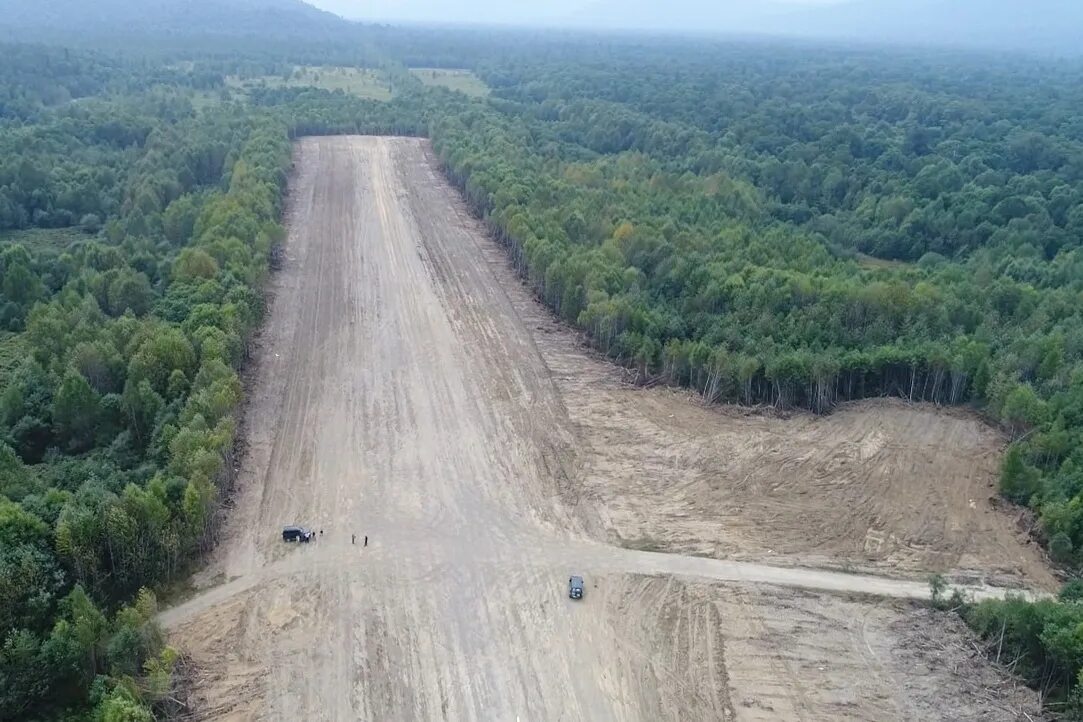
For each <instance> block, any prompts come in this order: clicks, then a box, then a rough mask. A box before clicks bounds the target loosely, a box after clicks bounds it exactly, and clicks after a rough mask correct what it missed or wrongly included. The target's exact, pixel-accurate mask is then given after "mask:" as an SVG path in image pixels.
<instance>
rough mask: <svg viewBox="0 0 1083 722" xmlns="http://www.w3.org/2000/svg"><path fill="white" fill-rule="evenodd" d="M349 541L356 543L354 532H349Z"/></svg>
mask: <svg viewBox="0 0 1083 722" xmlns="http://www.w3.org/2000/svg"><path fill="white" fill-rule="evenodd" d="M350 543H351V544H356V543H357V535H356V534H350Z"/></svg>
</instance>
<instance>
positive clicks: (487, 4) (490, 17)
mask: <svg viewBox="0 0 1083 722" xmlns="http://www.w3.org/2000/svg"><path fill="white" fill-rule="evenodd" d="M843 1H845V0H774V2H778V3H782V4H788V5H831V4H836V3H839V2H843ZM308 2H310V3H311V4H313V5H315V6H317V7H320V8H323V9H324V10H330V11H331V12H334V13H338V14H339V15H342V16H344V17H348V18H356V19H363V20H410V21H443V22H448V21H450V22H469V23H536V22H553V21H556V22H559V21H560V20H563V19H567V18H572V17H575V16H576V14H577V13H579V12H583V11H586V10H588V9H589V8H591V7H594V6H597V5H598V4H599V2H598V0H308ZM660 2H664V0H660ZM737 2H739V3H741V4H745V5H748V6H749V7H750V8H755V7H756V6H759V5H762V4H763V0H737Z"/></svg>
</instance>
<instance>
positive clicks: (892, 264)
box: [854, 253, 911, 270]
mask: <svg viewBox="0 0 1083 722" xmlns="http://www.w3.org/2000/svg"><path fill="white" fill-rule="evenodd" d="M854 258H855V260H856V261H857V265H859V266H861V267H862V268H868V269H871V270H879V269H883V268H906V267H907V266H909V265H911V264H909V263H907V262H906V261H897V260H893V259H890V258H877V257H876V256H870V255H867V254H865V253H858V254H857V255H856V256H855V257H854Z"/></svg>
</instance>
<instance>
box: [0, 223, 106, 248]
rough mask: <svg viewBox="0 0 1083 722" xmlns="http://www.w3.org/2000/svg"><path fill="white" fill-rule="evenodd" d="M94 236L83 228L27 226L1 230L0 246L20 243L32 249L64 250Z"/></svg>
mask: <svg viewBox="0 0 1083 722" xmlns="http://www.w3.org/2000/svg"><path fill="white" fill-rule="evenodd" d="M90 238H93V236H92V235H90V234H88V233H84V232H83V230H82V229H81V228H77V227H69V228H27V229H26V230H22V231H0V248H3V247H4V246H6V245H8V244H12V243H18V244H21V245H22V246H25V247H26V248H27V249H30V250H38V251H56V252H63V251H66V250H67V249H68V247H69V246H71V245H72V244H73V243H78V242H79V241H85V240H88V239H90Z"/></svg>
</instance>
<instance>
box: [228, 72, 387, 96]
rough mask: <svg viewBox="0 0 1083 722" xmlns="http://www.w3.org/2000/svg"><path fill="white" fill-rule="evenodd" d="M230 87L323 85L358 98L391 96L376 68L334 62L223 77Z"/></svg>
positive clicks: (239, 88) (385, 79)
mask: <svg viewBox="0 0 1083 722" xmlns="http://www.w3.org/2000/svg"><path fill="white" fill-rule="evenodd" d="M226 85H227V87H230V88H235V89H238V90H244V91H248V90H251V89H252V88H322V89H323V90H341V91H342V92H344V93H348V94H350V95H355V96H357V97H358V98H367V99H369V100H391V86H390V85H388V82H387V78H386V77H385V76H384V74H383V73H381V72H380V71H378V70H371V69H369V68H343V67H333V66H322V67H317V66H297V67H295V68H294V69H293V72H291V73H290V74H289V75H260V76H256V77H251V78H243V77H240V76H236V75H230V76H228V77H227V78H226Z"/></svg>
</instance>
